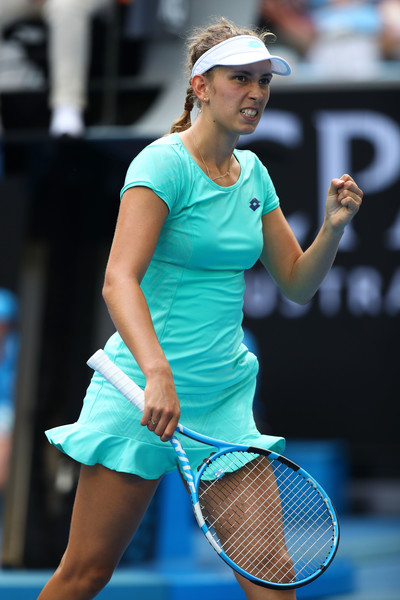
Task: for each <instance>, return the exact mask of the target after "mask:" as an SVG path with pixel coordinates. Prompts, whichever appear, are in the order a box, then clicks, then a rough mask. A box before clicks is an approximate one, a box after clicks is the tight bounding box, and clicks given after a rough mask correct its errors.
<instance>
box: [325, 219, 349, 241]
mask: <svg viewBox="0 0 400 600" xmlns="http://www.w3.org/2000/svg"><path fill="white" fill-rule="evenodd" d="M322 231H323V232H324V233H326V234H327V235H329V236H330V237H332V238H336V239H337V241H340V239H341V237H342V235H343V234H344V227H343V225H340V226H339V227H335V226H334V225H333V224H332V222H331V221H330V220H329V219H326V218H325V220H324V222H323V225H322Z"/></svg>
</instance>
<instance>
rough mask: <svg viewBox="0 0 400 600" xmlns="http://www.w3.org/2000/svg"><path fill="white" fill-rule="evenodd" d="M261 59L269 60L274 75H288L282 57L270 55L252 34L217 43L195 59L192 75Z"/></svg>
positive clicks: (287, 67)
mask: <svg viewBox="0 0 400 600" xmlns="http://www.w3.org/2000/svg"><path fill="white" fill-rule="evenodd" d="M262 60H269V61H271V71H272V73H275V74H276V75H290V73H291V69H290V66H289V64H288V63H287V62H286V60H285V59H284V58H281V57H280V56H273V55H271V54H270V53H269V52H268V50H267V48H266V47H265V44H264V43H263V42H262V41H261V40H260V39H259V38H258V37H255V36H253V35H236V36H234V37H231V38H228V39H227V40H224V41H223V42H221V43H219V44H217V45H216V46H213V47H212V48H210V50H207V52H205V53H204V54H202V55H201V56H200V58H199V60H198V61H196V63H195V65H194V67H193V70H192V77H194V76H195V75H202V74H203V73H205V72H206V71H208V70H209V69H211V68H212V67H216V66H217V65H224V66H235V65H249V64H251V63H255V62H260V61H262Z"/></svg>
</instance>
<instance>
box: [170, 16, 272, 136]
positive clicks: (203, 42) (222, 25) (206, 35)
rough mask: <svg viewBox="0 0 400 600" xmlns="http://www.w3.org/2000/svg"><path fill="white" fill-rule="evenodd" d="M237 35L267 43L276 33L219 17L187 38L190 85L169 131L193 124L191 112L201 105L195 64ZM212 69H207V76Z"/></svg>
mask: <svg viewBox="0 0 400 600" xmlns="http://www.w3.org/2000/svg"><path fill="white" fill-rule="evenodd" d="M237 35H254V36H256V37H258V38H260V40H261V41H262V42H263V43H264V44H265V43H266V42H267V41H274V40H275V35H274V34H273V33H270V32H269V31H265V30H259V29H250V28H242V27H237V26H236V25H234V24H233V23H232V22H230V21H228V20H227V19H224V18H222V19H219V20H218V21H216V22H214V23H211V24H210V25H208V26H207V27H197V28H196V29H194V30H193V32H192V34H191V35H190V36H189V37H188V40H187V50H188V59H187V65H186V69H187V72H188V76H189V86H188V88H187V90H186V99H185V104H184V111H183V113H182V115H181V116H180V117H179V118H178V119H177V120H176V121H174V123H173V124H172V126H171V129H170V132H169V133H179V132H181V131H185V130H186V129H189V127H190V126H191V120H190V112H191V110H192V108H193V106H194V105H195V104H197V106H198V107H200V106H201V102H200V100H199V99H198V98H197V96H196V94H195V93H194V91H193V88H192V84H191V73H192V69H193V66H194V64H195V63H196V61H197V60H198V59H199V58H200V56H202V55H203V54H204V53H205V52H207V50H210V48H212V47H213V46H216V45H217V44H219V43H220V42H223V41H224V40H227V39H229V38H231V37H235V36H237ZM211 71H212V69H210V70H209V71H207V73H205V75H206V76H207V74H208V73H210V72H211Z"/></svg>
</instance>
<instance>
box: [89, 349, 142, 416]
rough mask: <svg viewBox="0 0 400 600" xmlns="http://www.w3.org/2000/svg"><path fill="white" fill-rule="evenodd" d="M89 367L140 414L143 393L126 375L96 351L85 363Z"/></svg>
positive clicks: (105, 356)
mask: <svg viewBox="0 0 400 600" xmlns="http://www.w3.org/2000/svg"><path fill="white" fill-rule="evenodd" d="M87 364H88V365H89V367H91V368H92V369H93V370H94V371H97V372H98V373H100V375H102V376H103V377H104V379H106V380H107V381H109V382H110V383H111V384H112V385H113V386H114V387H115V388H116V389H117V390H118V391H119V392H121V394H123V396H125V398H126V399H127V400H129V402H131V403H132V404H133V405H134V406H136V408H138V409H139V410H140V412H143V411H144V392H143V390H142V389H141V388H140V387H139V386H138V385H136V383H135V382H134V381H132V379H131V378H130V377H128V375H126V373H124V372H123V371H121V369H120V368H119V367H117V365H116V364H114V363H113V362H112V361H111V360H110V359H109V358H108V356H107V354H106V353H105V352H104V350H97V352H95V353H94V354H93V356H91V357H90V358H89V360H88V361H87Z"/></svg>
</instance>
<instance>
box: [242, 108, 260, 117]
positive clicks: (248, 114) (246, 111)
mask: <svg viewBox="0 0 400 600" xmlns="http://www.w3.org/2000/svg"><path fill="white" fill-rule="evenodd" d="M240 112H241V113H243V114H244V115H246V117H255V116H256V114H257V112H258V111H257V110H256V109H255V108H242V110H241V111H240Z"/></svg>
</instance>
